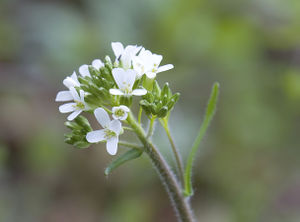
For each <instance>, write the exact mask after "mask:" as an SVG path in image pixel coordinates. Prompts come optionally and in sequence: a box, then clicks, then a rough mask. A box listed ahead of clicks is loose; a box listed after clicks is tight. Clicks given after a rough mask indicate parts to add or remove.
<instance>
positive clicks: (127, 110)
mask: <svg viewBox="0 0 300 222" xmlns="http://www.w3.org/2000/svg"><path fill="white" fill-rule="evenodd" d="M119 107H120V108H121V109H123V110H124V111H125V112H129V111H130V109H129V108H128V107H127V106H124V105H121V106H119Z"/></svg>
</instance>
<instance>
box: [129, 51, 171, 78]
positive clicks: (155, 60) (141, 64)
mask: <svg viewBox="0 0 300 222" xmlns="http://www.w3.org/2000/svg"><path fill="white" fill-rule="evenodd" d="M162 59H163V57H162V56H161V55H157V54H154V53H152V52H150V51H149V50H145V49H144V48H142V49H141V51H140V53H139V55H138V56H135V57H134V58H133V59H132V60H133V69H134V70H135V71H136V72H137V75H138V77H141V76H142V75H144V74H146V75H147V77H148V78H150V79H153V78H155V77H156V74H157V73H160V72H163V71H167V70H170V69H173V68H174V66H173V65H172V64H167V65H163V66H159V64H160V62H161V60H162Z"/></svg>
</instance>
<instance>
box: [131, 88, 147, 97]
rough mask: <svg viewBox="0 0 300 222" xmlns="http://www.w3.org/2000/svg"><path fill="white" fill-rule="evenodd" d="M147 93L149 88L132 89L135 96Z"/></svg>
mask: <svg viewBox="0 0 300 222" xmlns="http://www.w3.org/2000/svg"><path fill="white" fill-rule="evenodd" d="M146 94H147V90H146V89H135V90H133V91H132V95H135V96H143V95H146Z"/></svg>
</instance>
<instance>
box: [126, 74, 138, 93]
mask: <svg viewBox="0 0 300 222" xmlns="http://www.w3.org/2000/svg"><path fill="white" fill-rule="evenodd" d="M135 78H136V71H134V70H133V69H128V70H126V73H125V79H124V81H125V82H126V86H127V87H129V88H130V90H131V89H132V87H133V84H134V82H135Z"/></svg>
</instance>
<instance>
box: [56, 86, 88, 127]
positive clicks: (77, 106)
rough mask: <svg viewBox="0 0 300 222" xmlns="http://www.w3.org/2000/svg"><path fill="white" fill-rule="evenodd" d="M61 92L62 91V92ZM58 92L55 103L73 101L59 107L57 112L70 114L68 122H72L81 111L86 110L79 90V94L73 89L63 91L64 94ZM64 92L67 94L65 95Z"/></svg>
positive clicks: (81, 92)
mask: <svg viewBox="0 0 300 222" xmlns="http://www.w3.org/2000/svg"><path fill="white" fill-rule="evenodd" d="M62 92H63V91H62ZM62 92H59V93H58V94H57V97H56V101H57V102H65V101H71V100H74V102H71V103H66V104H63V105H61V106H59V111H60V112H61V113H70V112H72V113H71V114H70V115H69V116H68V118H67V119H68V120H69V121H72V120H73V119H75V118H76V117H77V116H78V115H79V114H80V113H81V112H82V111H84V110H86V109H87V106H86V104H85V102H84V91H83V90H80V91H79V94H78V92H77V91H76V89H75V88H74V87H70V91H64V92H65V93H62ZM66 92H69V94H68V93H66Z"/></svg>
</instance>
